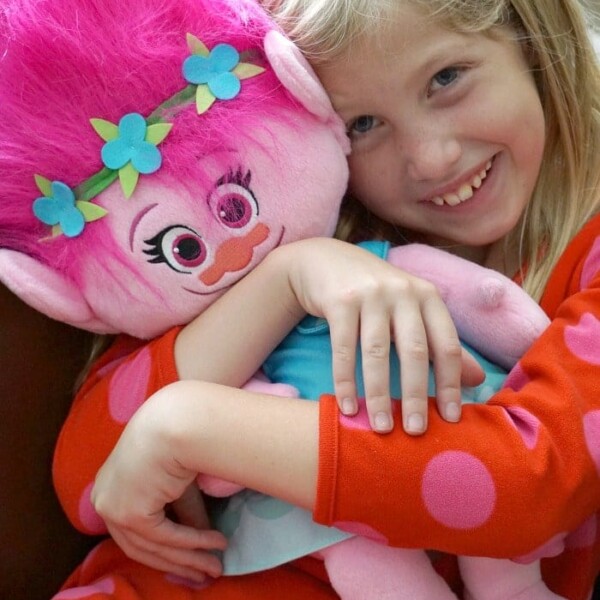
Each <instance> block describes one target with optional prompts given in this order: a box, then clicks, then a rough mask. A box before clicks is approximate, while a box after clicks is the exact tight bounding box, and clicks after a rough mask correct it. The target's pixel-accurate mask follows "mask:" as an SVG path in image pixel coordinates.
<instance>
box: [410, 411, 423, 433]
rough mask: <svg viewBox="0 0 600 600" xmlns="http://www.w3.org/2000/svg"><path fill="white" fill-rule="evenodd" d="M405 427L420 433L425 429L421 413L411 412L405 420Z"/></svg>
mask: <svg viewBox="0 0 600 600" xmlns="http://www.w3.org/2000/svg"><path fill="white" fill-rule="evenodd" d="M406 429H407V431H410V432H411V433H421V432H422V431H423V430H424V429H425V420H424V419H423V415H420V414H419V413H413V414H412V415H410V416H409V417H408V419H407V420H406Z"/></svg>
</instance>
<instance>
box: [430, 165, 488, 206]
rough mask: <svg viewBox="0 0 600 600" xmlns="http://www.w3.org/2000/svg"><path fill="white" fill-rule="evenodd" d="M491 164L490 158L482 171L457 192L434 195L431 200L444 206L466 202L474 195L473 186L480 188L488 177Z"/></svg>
mask: <svg viewBox="0 0 600 600" xmlns="http://www.w3.org/2000/svg"><path fill="white" fill-rule="evenodd" d="M491 166H492V161H491V160H490V161H488V163H487V164H486V165H485V168H484V169H482V171H481V172H480V173H478V174H477V175H475V176H474V177H473V179H472V180H471V181H470V182H469V183H463V184H462V185H461V186H460V188H459V189H458V191H457V192H456V193H454V194H444V195H443V196H434V197H433V198H431V202H433V203H434V204H435V205H436V206H443V205H444V204H448V205H449V206H458V205H459V204H460V203H461V202H464V201H465V200H468V199H469V198H471V197H472V196H473V188H475V189H476V190H478V189H479V188H480V187H481V184H482V183H483V180H484V179H485V178H486V177H487V174H488V171H489V170H490V168H491Z"/></svg>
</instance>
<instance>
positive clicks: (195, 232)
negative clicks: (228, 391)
mask: <svg viewBox="0 0 600 600" xmlns="http://www.w3.org/2000/svg"><path fill="white" fill-rule="evenodd" d="M302 119H304V121H305V123H303V122H302ZM296 125H301V127H297V126H296V127H294V128H290V127H289V125H287V126H286V125H283V124H282V123H281V121H280V120H275V119H274V120H273V121H272V122H263V123H261V129H260V131H259V132H256V133H255V135H253V136H252V138H253V140H254V142H255V143H252V144H251V145H250V144H248V143H247V142H246V144H245V145H244V143H241V144H240V146H239V147H237V148H228V149H227V150H220V151H218V152H215V153H214V154H212V155H208V156H203V157H199V159H198V160H199V161H200V166H201V170H202V177H201V178H200V181H186V182H177V183H175V184H174V183H173V182H169V180H168V179H167V178H166V176H163V177H162V178H160V177H158V176H154V177H152V178H151V177H149V178H147V179H145V180H143V181H140V183H139V184H138V187H137V188H136V191H135V194H134V195H133V196H132V198H130V199H129V200H125V199H124V198H123V196H122V193H121V190H120V188H119V186H118V185H112V186H111V187H110V188H109V189H108V190H106V192H104V193H103V194H102V204H103V206H104V207H105V208H106V209H108V211H109V215H108V216H107V217H106V218H105V219H104V220H103V221H104V223H105V224H106V226H107V227H108V228H110V230H111V233H112V236H113V238H114V241H113V243H115V244H116V245H117V247H118V249H119V250H120V254H121V256H123V257H124V260H112V259H110V260H105V261H102V258H101V257H97V258H98V260H95V259H94V258H93V257H89V256H88V257H85V260H86V264H87V265H88V267H89V265H90V261H92V262H94V263H95V266H94V268H93V269H92V268H87V269H85V270H84V272H85V273H86V274H87V280H86V281H85V283H84V287H85V296H86V298H87V300H88V302H89V304H90V305H91V306H92V308H93V310H94V311H95V313H96V314H97V315H98V316H99V317H100V318H101V319H102V320H103V321H104V322H105V323H108V324H110V326H111V327H112V328H114V330H115V331H125V332H128V333H130V334H132V335H135V336H138V337H152V336H154V335H156V334H158V333H160V332H162V331H164V330H165V329H167V328H169V327H171V326H173V325H175V324H181V323H185V322H188V321H189V320H191V319H192V318H193V317H194V316H195V315H197V314H198V313H200V312H201V311H202V310H203V309H204V308H206V307H207V306H208V305H209V304H210V303H212V302H213V301H214V300H215V299H216V298H218V297H219V296H220V295H221V294H222V293H224V291H225V290H227V289H228V288H229V287H231V286H232V285H233V284H235V283H236V282H237V281H238V280H239V279H240V278H242V277H243V276H244V275H245V274H246V273H248V272H249V271H250V270H251V269H253V268H254V267H255V266H256V265H257V264H258V263H259V262H260V261H261V260H262V259H263V258H264V257H265V256H266V255H267V254H268V253H269V252H270V251H271V250H273V249H274V248H276V247H277V246H279V245H281V244H285V243H289V242H291V241H294V240H298V239H302V238H307V237H315V236H329V235H331V234H332V233H333V230H334V227H335V223H336V220H337V215H338V210H339V204H340V201H341V198H342V196H343V193H344V190H345V186H346V179H347V166H346V158H345V155H344V151H343V149H342V148H341V146H340V144H339V142H338V141H337V140H336V138H335V136H334V135H333V133H332V131H331V128H330V127H328V126H325V125H324V124H322V123H320V122H318V121H317V120H316V119H314V118H313V117H312V116H311V115H309V114H308V113H306V116H305V117H298V118H296ZM244 139H247V138H244ZM104 223H103V224H104ZM92 252H93V249H92Z"/></svg>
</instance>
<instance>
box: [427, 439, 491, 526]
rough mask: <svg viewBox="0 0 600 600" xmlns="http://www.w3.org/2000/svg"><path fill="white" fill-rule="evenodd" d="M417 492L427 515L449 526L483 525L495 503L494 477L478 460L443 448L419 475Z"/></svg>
mask: <svg viewBox="0 0 600 600" xmlns="http://www.w3.org/2000/svg"><path fill="white" fill-rule="evenodd" d="M421 486H422V487H421V494H422V497H423V501H424V502H425V506H426V507H427V510H428V511H429V513H430V514H431V516H432V517H433V518H434V519H435V520H436V521H438V522H440V523H441V524H442V525H445V526H446V527H452V528H453V529H471V528H473V527H479V526H480V525H483V524H484V523H485V522H486V521H487V520H488V519H489V518H490V516H491V514H492V512H493V510H494V506H495V503H496V488H495V486H494V480H493V479H492V476H491V474H490V472H489V471H488V469H487V468H486V466H485V465H484V464H483V463H482V462H481V461H480V460H479V459H478V458H475V457H474V456H472V455H471V454H468V453H467V452H460V451H447V452H442V453H441V454H438V455H437V456H435V457H434V458H432V459H431V461H430V462H429V464H428V465H427V467H426V469H425V472H424V474H423V481H422V484H421Z"/></svg>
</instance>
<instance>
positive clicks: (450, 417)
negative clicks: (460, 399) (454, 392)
mask: <svg viewBox="0 0 600 600" xmlns="http://www.w3.org/2000/svg"><path fill="white" fill-rule="evenodd" d="M459 419H460V406H458V404H456V402H450V403H448V404H446V420H447V421H453V422H456V421H458V420H459Z"/></svg>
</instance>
